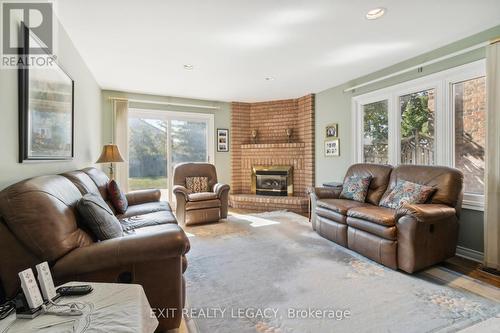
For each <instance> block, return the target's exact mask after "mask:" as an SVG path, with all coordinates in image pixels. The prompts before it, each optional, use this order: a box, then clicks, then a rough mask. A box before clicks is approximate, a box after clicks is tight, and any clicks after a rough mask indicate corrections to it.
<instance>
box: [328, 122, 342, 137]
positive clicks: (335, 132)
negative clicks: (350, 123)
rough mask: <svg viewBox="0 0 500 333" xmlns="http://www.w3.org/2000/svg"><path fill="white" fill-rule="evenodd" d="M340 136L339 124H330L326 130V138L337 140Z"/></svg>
mask: <svg viewBox="0 0 500 333" xmlns="http://www.w3.org/2000/svg"><path fill="white" fill-rule="evenodd" d="M338 136H339V124H329V125H326V128H325V137H327V138H337V137H338Z"/></svg>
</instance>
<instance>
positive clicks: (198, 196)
mask: <svg viewBox="0 0 500 333" xmlns="http://www.w3.org/2000/svg"><path fill="white" fill-rule="evenodd" d="M213 199H217V193H214V192H200V193H191V194H189V195H188V200H189V201H204V200H213Z"/></svg>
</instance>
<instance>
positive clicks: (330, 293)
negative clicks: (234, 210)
mask: <svg viewBox="0 0 500 333" xmlns="http://www.w3.org/2000/svg"><path fill="white" fill-rule="evenodd" d="M185 230H186V232H187V233H188V234H190V241H191V251H190V252H189V254H188V260H189V266H188V270H187V272H186V274H185V277H186V282H187V308H186V313H187V317H188V319H187V323H188V326H189V327H191V328H192V329H193V330H197V331H198V332H201V333H205V332H207V333H218V332H221V333H224V332H231V333H232V332H252V333H254V332H266V333H285V332H286V333H288V332H290V333H292V332H293V333H298V332H300V333H307V332H311V333H313V332H314V333H322V332H405V333H411V332H456V331H459V330H461V329H464V328H468V327H472V326H473V325H476V324H478V323H481V322H483V321H486V320H489V319H491V318H494V317H495V316H497V314H499V313H500V305H499V304H498V303H497V302H495V301H494V300H490V299H487V298H483V297H481V296H479V295H477V294H473V293H471V292H468V291H466V290H463V289H458V288H452V287H450V286H447V285H446V284H443V283H439V282H438V281H434V280H432V279H430V278H428V277H427V275H425V274H417V275H409V274H405V273H402V272H399V271H393V270H391V269H388V268H385V267H384V266H381V265H379V264H377V263H375V262H373V261H371V260H369V259H366V258H364V257H362V256H360V255H358V254H356V253H354V252H352V251H350V250H348V249H345V248H343V247H341V246H338V245H336V244H334V243H332V242H330V241H328V240H326V239H324V238H322V237H320V236H318V235H317V234H316V233H315V232H314V231H313V230H312V229H311V225H310V224H309V223H308V222H307V219H306V218H304V217H302V216H299V215H297V214H294V213H290V212H284V211H278V212H269V213H260V214H251V215H240V214H231V215H230V216H229V218H228V219H227V220H225V221H221V222H219V223H216V224H209V225H203V226H194V227H186V228H185Z"/></svg>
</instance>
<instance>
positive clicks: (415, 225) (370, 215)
mask: <svg viewBox="0 0 500 333" xmlns="http://www.w3.org/2000/svg"><path fill="white" fill-rule="evenodd" d="M354 175H359V176H368V175H369V176H371V177H372V180H371V183H370V187H369V190H368V194H367V197H366V200H365V202H364V203H362V202H357V201H352V200H344V199H339V195H340V192H341V191H342V185H341V184H340V186H337V187H317V188H314V189H311V191H310V196H311V209H312V212H311V222H312V226H313V229H314V230H316V232H317V233H318V234H320V235H321V236H323V237H324V238H327V239H329V240H331V241H333V242H335V243H337V244H339V245H342V246H344V247H347V248H349V249H351V250H353V251H356V252H358V253H360V254H362V255H364V256H366V257H368V258H370V259H372V260H374V261H376V262H378V263H381V264H383V265H385V266H388V267H390V268H393V269H401V270H403V271H405V272H408V273H413V272H415V271H418V270H421V269H423V268H426V267H428V266H431V265H434V264H436V263H439V262H441V261H443V260H445V259H447V258H450V257H452V256H454V255H455V249H456V246H457V237H458V220H459V216H460V207H461V205H462V197H463V193H462V184H463V175H462V173H461V172H460V171H458V170H456V169H452V168H448V167H437V166H416V165H401V166H398V167H395V168H393V167H392V166H390V165H378V164H355V165H352V166H351V167H350V168H349V169H348V170H347V173H346V176H345V177H346V178H347V177H350V176H354ZM398 180H407V181H411V182H413V183H418V184H423V185H428V186H433V187H435V189H436V191H435V192H434V194H433V195H432V196H431V198H430V199H429V200H428V202H427V203H425V204H415V205H409V204H405V205H403V206H402V207H400V208H398V209H390V208H384V207H379V206H378V204H379V202H380V200H381V199H382V197H383V196H385V195H387V194H389V193H390V191H391V190H392V189H393V188H394V186H395V185H396V182H397V181H398Z"/></svg>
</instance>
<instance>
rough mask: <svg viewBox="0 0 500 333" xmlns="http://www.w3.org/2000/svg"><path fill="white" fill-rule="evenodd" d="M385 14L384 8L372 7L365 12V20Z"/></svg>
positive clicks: (374, 18)
mask: <svg viewBox="0 0 500 333" xmlns="http://www.w3.org/2000/svg"><path fill="white" fill-rule="evenodd" d="M384 14H385V8H382V7H378V8H373V9H371V10H369V11H368V13H366V16H365V17H366V19H367V20H376V19H378V18H381V17H382V16H384Z"/></svg>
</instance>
